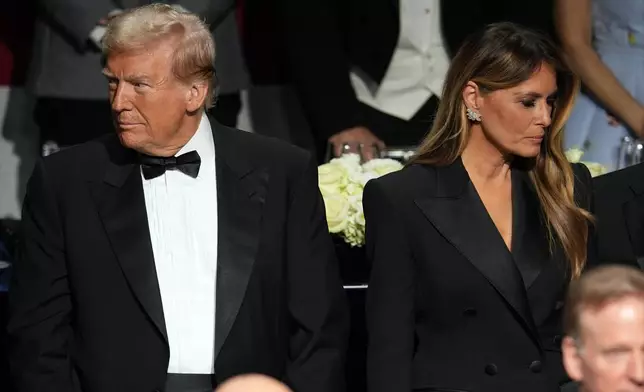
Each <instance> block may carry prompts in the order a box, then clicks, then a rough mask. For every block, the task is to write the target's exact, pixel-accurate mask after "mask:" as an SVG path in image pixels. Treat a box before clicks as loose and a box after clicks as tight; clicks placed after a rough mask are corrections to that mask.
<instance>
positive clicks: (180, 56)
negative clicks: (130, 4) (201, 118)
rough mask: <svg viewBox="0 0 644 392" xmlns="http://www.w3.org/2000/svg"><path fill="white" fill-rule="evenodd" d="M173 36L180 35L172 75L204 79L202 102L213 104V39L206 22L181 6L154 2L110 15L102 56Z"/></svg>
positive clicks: (214, 83)
mask: <svg viewBox="0 0 644 392" xmlns="http://www.w3.org/2000/svg"><path fill="white" fill-rule="evenodd" d="M172 38H178V39H179V44H178V45H177V50H176V51H175V52H174V54H173V59H172V61H173V64H172V72H173V74H174V76H175V77H176V78H177V79H179V80H181V81H183V82H186V83H192V82H195V81H203V82H207V83H208V96H207V97H206V102H205V106H206V108H210V107H212V106H213V105H214V102H215V98H216V94H215V86H216V84H217V80H216V74H215V41H214V39H213V37H212V33H211V32H210V29H209V28H208V25H207V24H206V23H205V22H204V21H202V20H201V19H200V18H199V16H197V15H195V14H193V13H190V12H187V11H186V10H185V9H183V8H182V7H179V6H172V5H168V4H159V3H155V4H149V5H145V6H143V7H138V8H133V9H130V10H128V11H126V12H124V13H121V14H119V15H117V16H115V17H113V18H112V19H110V21H109V23H108V25H107V32H106V33H105V36H104V38H103V56H104V57H105V58H107V57H109V56H110V55H111V54H114V53H122V52H129V51H136V50H141V49H143V48H145V47H146V46H148V45H150V44H154V43H156V42H159V41H162V40H165V39H172Z"/></svg>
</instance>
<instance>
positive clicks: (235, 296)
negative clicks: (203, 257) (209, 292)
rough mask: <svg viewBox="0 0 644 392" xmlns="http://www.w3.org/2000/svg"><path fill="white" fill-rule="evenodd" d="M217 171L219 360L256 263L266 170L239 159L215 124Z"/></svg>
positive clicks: (228, 133) (226, 130) (237, 147)
mask: <svg viewBox="0 0 644 392" xmlns="http://www.w3.org/2000/svg"><path fill="white" fill-rule="evenodd" d="M211 124H212V125H213V132H214V135H215V154H216V158H215V159H216V165H217V169H216V170H217V203H218V204H217V213H218V216H219V229H218V232H219V238H218V256H217V297H216V306H217V309H216V316H215V319H216V323H215V358H216V357H217V356H218V355H219V352H220V351H221V348H222V346H223V345H224V343H225V341H226V338H227V337H228V334H229V333H230V330H231V328H232V326H233V323H234V321H235V318H236V317H237V314H238V312H239V309H240V307H241V305H242V302H243V300H244V295H245V293H246V289H247V287H248V282H249V280H250V277H251V274H252V272H253V265H254V263H255V259H256V257H257V250H258V247H259V241H260V229H261V222H262V208H263V206H264V202H265V197H266V192H267V185H268V170H267V169H266V168H255V167H253V166H252V164H251V162H250V160H249V158H248V157H247V156H245V155H244V154H243V153H240V151H242V150H243V149H244V148H245V146H243V145H238V144H239V143H237V141H236V138H235V137H234V135H232V134H231V132H243V131H239V130H233V129H230V128H224V127H223V126H221V125H219V124H217V123H216V122H215V121H213V120H211Z"/></svg>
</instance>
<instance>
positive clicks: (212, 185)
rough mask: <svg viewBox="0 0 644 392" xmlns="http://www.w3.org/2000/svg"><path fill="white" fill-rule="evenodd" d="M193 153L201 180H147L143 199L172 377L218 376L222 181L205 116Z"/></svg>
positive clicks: (171, 176)
mask: <svg viewBox="0 0 644 392" xmlns="http://www.w3.org/2000/svg"><path fill="white" fill-rule="evenodd" d="M192 150H196V151H197V152H198V153H199V155H200V157H201V167H200V169H199V175H198V176H197V178H192V177H190V176H188V175H186V174H183V173H182V172H180V171H178V170H168V171H166V173H165V174H163V175H161V176H159V177H156V178H153V179H150V180H146V179H145V178H143V193H144V195H145V206H146V209H147V216H148V224H149V226H150V238H151V239H152V250H153V252H154V262H155V264H156V271H157V276H158V280H159V288H160V291H161V300H162V302H163V314H164V317H165V324H166V329H167V332H168V342H169V345H170V362H169V364H168V373H188V374H213V373H214V360H215V358H214V355H215V311H216V309H215V297H216V279H217V229H218V228H217V179H216V172H215V147H214V141H213V135H212V131H211V127H210V123H209V121H208V118H207V117H206V116H205V115H204V116H203V117H202V119H201V123H200V124H199V128H198V130H197V132H196V133H195V135H194V136H193V137H192V139H191V140H190V141H189V142H188V144H186V145H185V146H184V147H183V148H182V149H181V151H179V153H177V156H179V155H181V154H183V153H186V152H189V151H192Z"/></svg>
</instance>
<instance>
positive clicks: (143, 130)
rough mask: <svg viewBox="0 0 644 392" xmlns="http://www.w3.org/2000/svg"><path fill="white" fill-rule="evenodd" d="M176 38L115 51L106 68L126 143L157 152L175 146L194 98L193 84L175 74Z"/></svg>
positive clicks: (114, 111)
mask: <svg viewBox="0 0 644 392" xmlns="http://www.w3.org/2000/svg"><path fill="white" fill-rule="evenodd" d="M175 49H176V42H175V41H174V40H172V39H167V40H163V41H159V42H156V43H154V44H151V45H149V46H147V47H146V48H144V49H141V50H138V51H134V52H124V53H114V54H112V55H110V56H109V57H108V58H107V62H106V66H105V69H104V71H103V73H104V74H105V76H106V77H107V80H108V83H109V98H110V103H111V105H112V114H113V117H114V122H115V125H116V131H117V133H118V136H119V138H120V140H121V143H122V144H123V145H124V146H126V147H128V148H132V149H134V150H137V151H139V152H143V153H148V154H153V155H154V154H155V153H158V151H163V150H165V149H167V148H172V147H173V146H172V145H171V144H172V143H173V138H174V136H175V135H176V133H177V132H178V130H179V128H180V126H181V124H182V121H183V120H184V117H185V116H186V112H187V111H188V105H189V102H190V86H187V85H185V84H183V83H181V81H179V80H178V79H177V78H176V77H175V76H174V74H173V73H172V54H173V52H174V51H175Z"/></svg>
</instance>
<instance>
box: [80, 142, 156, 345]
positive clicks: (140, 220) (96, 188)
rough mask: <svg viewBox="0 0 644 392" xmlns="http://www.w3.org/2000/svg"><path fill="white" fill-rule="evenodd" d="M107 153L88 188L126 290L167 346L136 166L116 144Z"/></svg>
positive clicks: (146, 219)
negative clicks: (96, 178)
mask: <svg viewBox="0 0 644 392" xmlns="http://www.w3.org/2000/svg"><path fill="white" fill-rule="evenodd" d="M114 141H115V143H118V141H117V140H116V139H115V140H114ZM109 150H110V158H111V160H112V161H111V162H109V163H108V167H107V170H106V172H105V176H104V178H103V180H102V181H100V182H96V183H92V184H91V189H92V196H93V198H94V200H95V202H96V205H97V208H98V212H99V215H100V217H101V220H102V221H103V225H104V227H105V232H106V233H107V236H108V238H109V240H110V243H111V244H112V248H113V249H114V253H115V254H116V258H117V260H118V262H119V264H120V266H121V269H122V271H123V274H124V275H125V278H126V279H127V281H128V283H129V286H130V289H131V290H132V292H133V293H134V296H135V297H136V299H137V300H138V301H139V303H140V304H141V307H142V308H143V310H144V311H145V313H146V314H147V315H148V316H149V318H150V320H151V321H152V323H153V324H154V326H155V327H156V329H157V330H158V332H159V333H160V334H161V335H162V337H163V339H164V340H165V341H166V343H167V340H168V337H167V331H166V327H165V320H164V316H163V306H162V303H161V294H160V290H159V283H158V280H157V273H156V267H155V264H154V254H153V251H152V244H151V240H150V229H149V227H148V218H147V213H146V208H145V198H144V195H143V185H142V180H141V174H140V173H139V166H138V164H137V163H136V162H135V160H134V154H133V153H132V152H130V151H128V150H126V149H125V148H123V147H121V146H120V144H119V145H118V146H117V145H116V144H110V145H109Z"/></svg>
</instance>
